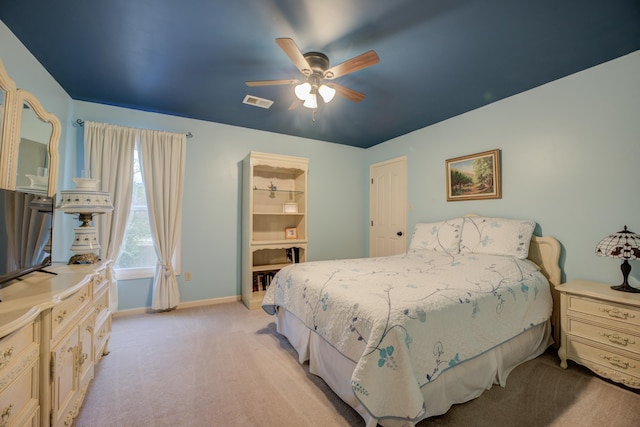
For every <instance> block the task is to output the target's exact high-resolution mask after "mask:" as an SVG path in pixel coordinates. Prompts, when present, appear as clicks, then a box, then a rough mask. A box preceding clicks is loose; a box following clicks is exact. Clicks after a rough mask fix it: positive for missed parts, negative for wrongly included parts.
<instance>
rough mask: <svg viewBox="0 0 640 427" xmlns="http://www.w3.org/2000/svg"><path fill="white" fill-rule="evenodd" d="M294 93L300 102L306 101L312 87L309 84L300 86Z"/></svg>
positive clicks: (305, 83)
mask: <svg viewBox="0 0 640 427" xmlns="http://www.w3.org/2000/svg"><path fill="white" fill-rule="evenodd" d="M294 92H295V94H296V97H297V98H298V99H299V100H300V101H305V100H306V99H307V98H308V97H309V94H310V93H311V85H310V84H309V82H304V83H302V84H299V85H297V86H296V87H295V89H294Z"/></svg>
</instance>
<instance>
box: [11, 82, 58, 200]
mask: <svg viewBox="0 0 640 427" xmlns="http://www.w3.org/2000/svg"><path fill="white" fill-rule="evenodd" d="M16 101H17V102H16V104H17V105H18V107H19V108H18V111H17V114H16V124H19V127H17V126H16V128H17V129H19V133H17V134H16V135H14V144H15V150H13V151H14V152H13V158H14V159H15V160H16V166H15V168H12V170H13V173H14V175H13V182H11V184H13V186H14V188H15V189H16V190H18V191H28V192H31V193H41V194H46V195H48V196H53V195H54V194H55V191H56V178H57V175H58V173H57V164H58V161H57V160H58V159H57V153H58V140H59V138H60V121H59V120H58V118H57V117H56V116H55V115H53V114H51V113H48V112H46V111H45V110H44V108H42V105H40V102H39V101H38V99H37V98H36V97H35V96H33V94H31V93H30V92H28V91H26V90H24V89H18V90H17V99H16Z"/></svg>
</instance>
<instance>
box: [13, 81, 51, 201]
mask: <svg viewBox="0 0 640 427" xmlns="http://www.w3.org/2000/svg"><path fill="white" fill-rule="evenodd" d="M15 105H16V115H15V118H14V120H15V126H14V134H13V136H12V141H13V144H12V150H11V153H12V156H13V161H12V165H13V167H12V168H11V169H10V171H9V172H10V174H11V175H10V177H9V178H10V180H9V185H10V186H11V188H17V189H18V190H20V189H22V187H17V186H16V181H17V175H18V171H19V170H20V169H19V166H20V164H19V161H21V160H20V148H21V146H23V145H24V140H23V137H24V135H23V131H24V129H23V126H22V124H23V119H24V114H25V113H26V112H28V111H29V109H31V110H33V112H34V113H35V116H36V117H37V118H38V119H39V120H40V121H41V122H44V123H46V124H49V125H51V131H50V132H49V134H48V136H49V137H48V140H47V141H39V142H41V143H46V144H47V153H48V155H49V158H48V161H47V162H46V165H44V164H43V165H42V166H43V167H44V166H46V167H47V168H48V174H47V177H46V178H47V179H45V182H47V185H46V190H45V189H43V191H46V192H47V195H48V196H54V195H55V192H56V185H57V179H58V143H59V141H60V133H61V125H60V120H58V118H57V117H56V116H55V115H54V114H52V113H49V112H48V111H45V109H44V108H43V107H42V104H40V101H38V98H36V97H35V96H34V95H33V94H32V93H31V92H29V91H27V90H24V89H18V90H17V96H16V100H15ZM31 172H32V173H33V174H34V175H35V174H36V170H35V167H34V170H33V171H31ZM35 188H36V189H38V187H37V186H36V187H35ZM28 191H30V190H28Z"/></svg>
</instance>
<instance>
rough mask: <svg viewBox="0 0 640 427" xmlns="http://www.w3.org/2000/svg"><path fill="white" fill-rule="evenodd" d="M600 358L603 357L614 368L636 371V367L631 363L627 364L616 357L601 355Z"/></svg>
mask: <svg viewBox="0 0 640 427" xmlns="http://www.w3.org/2000/svg"><path fill="white" fill-rule="evenodd" d="M600 357H602V358H603V359H605V360H606V361H608V362H609V363H610V364H612V365H613V366H617V367H619V368H622V369H628V368H632V369H635V367H636V366H635V365H631V364H630V363H629V362H625V361H623V360H620V359H618V358H617V357H615V356H605V355H600Z"/></svg>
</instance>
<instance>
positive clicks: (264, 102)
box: [242, 95, 273, 108]
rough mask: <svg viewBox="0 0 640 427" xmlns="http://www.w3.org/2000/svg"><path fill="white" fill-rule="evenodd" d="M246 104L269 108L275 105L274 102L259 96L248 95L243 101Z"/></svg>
mask: <svg viewBox="0 0 640 427" xmlns="http://www.w3.org/2000/svg"><path fill="white" fill-rule="evenodd" d="M242 102H243V103H244V104H249V105H255V106H256V107H262V108H269V107H271V105H272V104H273V101H269V100H268V99H264V98H258V97H257V96H253V95H247V96H245V97H244V99H243V100H242Z"/></svg>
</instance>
